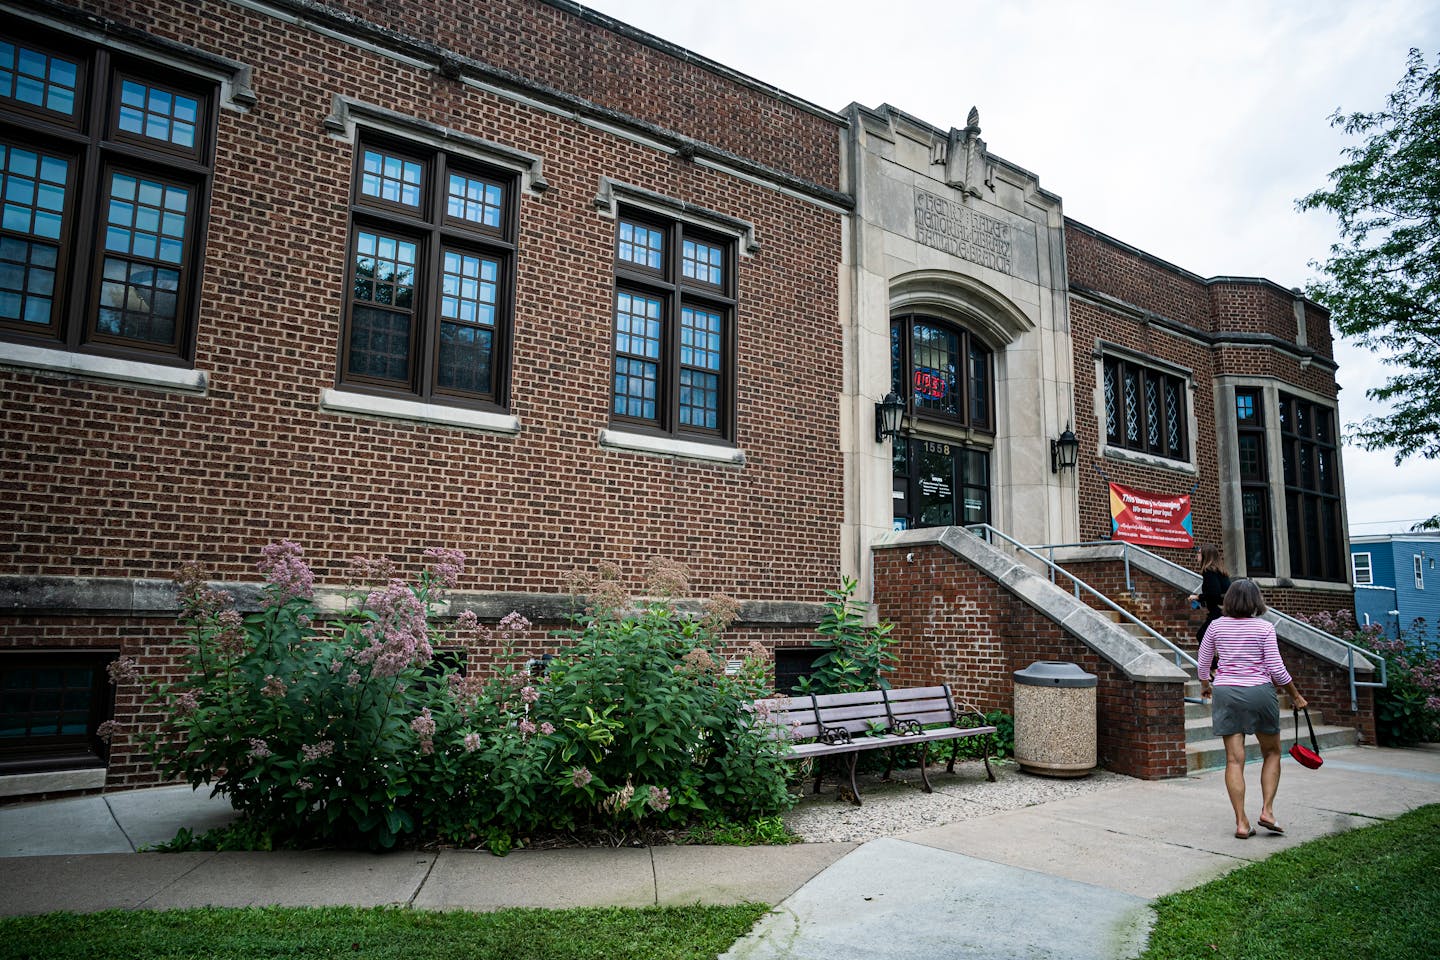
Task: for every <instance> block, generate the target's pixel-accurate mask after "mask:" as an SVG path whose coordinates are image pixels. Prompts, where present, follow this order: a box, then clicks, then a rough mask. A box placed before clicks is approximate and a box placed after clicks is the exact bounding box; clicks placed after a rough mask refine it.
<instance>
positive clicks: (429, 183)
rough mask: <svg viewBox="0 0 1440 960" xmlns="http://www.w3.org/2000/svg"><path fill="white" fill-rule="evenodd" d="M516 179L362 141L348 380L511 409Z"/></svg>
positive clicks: (345, 342)
mask: <svg viewBox="0 0 1440 960" xmlns="http://www.w3.org/2000/svg"><path fill="white" fill-rule="evenodd" d="M514 204H515V178H514V176H513V175H511V174H506V173H500V172H497V171H494V170H490V169H488V168H485V167H482V166H479V165H475V164H471V163H469V162H467V161H465V160H463V159H461V158H458V157H452V156H450V155H448V154H445V153H440V152H435V151H424V152H421V151H418V150H415V149H413V148H410V147H406V146H401V145H398V144H392V143H390V142H388V141H379V140H376V141H370V140H362V141H361V143H360V144H359V146H358V147H357V149H356V156H355V188H354V196H353V198H352V206H351V219H352V227H351V242H350V267H349V270H350V285H349V293H348V296H347V298H346V301H347V302H346V309H345V329H344V333H343V336H342V341H341V362H340V377H339V379H340V382H341V383H342V384H344V385H346V386H349V387H360V388H362V389H366V390H372V391H377V392H385V393H398V394H409V395H413V396H416V397H419V398H423V399H440V400H444V401H446V402H450V403H462V404H463V403H478V404H496V405H503V404H504V402H505V398H504V393H505V379H504V370H505V362H504V358H505V356H506V351H507V346H506V345H507V342H508V337H509V333H510V317H511V303H512V299H513V298H512V294H511V290H512V281H511V272H512V270H513V264H514V254H515V242H514V231H515V210H514Z"/></svg>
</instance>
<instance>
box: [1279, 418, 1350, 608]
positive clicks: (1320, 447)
mask: <svg viewBox="0 0 1440 960" xmlns="http://www.w3.org/2000/svg"><path fill="white" fill-rule="evenodd" d="M1280 410H1281V429H1280V446H1281V452H1282V458H1283V462H1284V482H1285V510H1286V518H1285V519H1286V529H1287V532H1288V533H1289V536H1290V575H1291V576H1292V577H1296V578H1304V579H1309V580H1344V579H1345V577H1346V570H1345V566H1344V556H1343V554H1344V550H1343V538H1342V536H1341V524H1340V490H1339V478H1338V477H1337V476H1336V468H1335V464H1336V457H1337V452H1336V449H1335V429H1334V418H1335V412H1334V410H1333V409H1331V408H1330V407H1327V406H1325V405H1323V404H1320V403H1316V402H1314V401H1311V400H1307V399H1304V398H1302V397H1297V396H1292V395H1289V394H1281V395H1280Z"/></svg>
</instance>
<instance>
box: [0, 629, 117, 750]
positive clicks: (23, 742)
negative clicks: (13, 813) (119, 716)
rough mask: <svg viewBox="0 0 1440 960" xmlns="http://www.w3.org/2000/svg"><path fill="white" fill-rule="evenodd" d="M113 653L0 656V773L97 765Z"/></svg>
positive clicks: (109, 693)
mask: <svg viewBox="0 0 1440 960" xmlns="http://www.w3.org/2000/svg"><path fill="white" fill-rule="evenodd" d="M114 658H115V654H113V653H93V652H76V651H66V652H46V651H13V652H7V653H4V654H0V772H24V771H27V770H46V769H64V768H67V767H86V766H98V765H100V764H102V763H103V762H104V760H105V757H106V756H107V754H108V751H107V749H106V746H105V744H104V743H103V742H102V741H101V740H100V739H99V737H97V736H96V732H97V729H98V728H99V726H100V724H101V723H102V722H103V721H105V720H108V719H109V718H110V715H111V712H112V711H111V704H112V701H113V688H112V687H111V686H110V684H109V682H108V678H107V677H106V675H105V665H106V664H107V663H108V662H110V661H111V660H113V659H114Z"/></svg>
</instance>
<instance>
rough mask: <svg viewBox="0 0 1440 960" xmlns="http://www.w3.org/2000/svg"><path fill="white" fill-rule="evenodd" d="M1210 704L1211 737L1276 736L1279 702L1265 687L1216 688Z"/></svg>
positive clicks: (1273, 690)
mask: <svg viewBox="0 0 1440 960" xmlns="http://www.w3.org/2000/svg"><path fill="white" fill-rule="evenodd" d="M1213 689H1214V696H1213V699H1212V700H1211V701H1210V722H1211V726H1212V727H1213V728H1214V731H1215V736H1217V737H1228V736H1230V735H1231V734H1235V733H1279V732H1280V700H1279V698H1277V697H1276V696H1275V688H1274V687H1273V686H1271V685H1270V684H1268V683H1262V684H1260V685H1259V686H1256V687H1222V686H1216V687H1214V688H1213Z"/></svg>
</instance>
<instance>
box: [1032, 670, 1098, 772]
mask: <svg viewBox="0 0 1440 960" xmlns="http://www.w3.org/2000/svg"><path fill="white" fill-rule="evenodd" d="M1097 683H1099V680H1098V678H1097V677H1096V676H1095V674H1093V673H1086V672H1085V671H1084V670H1082V669H1080V667H1078V666H1077V665H1075V664H1073V663H1061V662H1059V661H1055V660H1037V661H1035V662H1034V663H1032V664H1030V666H1028V667H1026V668H1025V669H1024V670H1016V671H1015V759H1016V761H1018V762H1019V764H1020V769H1022V770H1024V771H1025V772H1026V773H1038V774H1042V775H1044V776H1047V777H1083V776H1086V775H1087V774H1089V773H1090V772H1091V771H1092V770H1094V769H1095V763H1096V757H1095V687H1096V684H1097Z"/></svg>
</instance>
